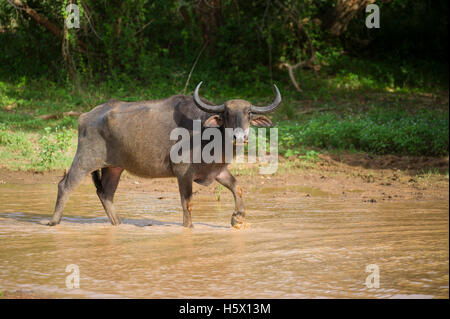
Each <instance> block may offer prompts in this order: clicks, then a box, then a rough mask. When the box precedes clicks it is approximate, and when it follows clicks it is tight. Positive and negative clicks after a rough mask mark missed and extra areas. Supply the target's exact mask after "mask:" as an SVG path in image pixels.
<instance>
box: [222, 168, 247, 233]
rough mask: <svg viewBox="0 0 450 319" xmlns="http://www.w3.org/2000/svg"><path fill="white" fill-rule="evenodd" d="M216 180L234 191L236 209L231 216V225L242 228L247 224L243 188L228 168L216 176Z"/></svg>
mask: <svg viewBox="0 0 450 319" xmlns="http://www.w3.org/2000/svg"><path fill="white" fill-rule="evenodd" d="M216 181H218V182H219V183H220V184H222V185H223V186H225V187H226V188H228V189H229V190H230V191H231V193H233V197H234V203H235V210H234V213H233V216H232V217H231V226H233V227H235V228H240V227H241V226H245V208H244V201H243V200H242V188H241V187H240V186H238V185H237V182H236V179H235V178H234V176H233V175H231V173H230V171H229V170H228V169H224V170H222V171H221V172H220V174H219V175H217V177H216Z"/></svg>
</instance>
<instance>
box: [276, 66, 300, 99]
mask: <svg viewBox="0 0 450 319" xmlns="http://www.w3.org/2000/svg"><path fill="white" fill-rule="evenodd" d="M301 64H302V63H297V64H296V65H290V64H289V63H282V64H281V67H286V68H287V69H288V73H289V77H290V78H291V81H292V84H293V85H294V86H295V88H296V89H297V91H298V92H300V93H303V90H302V89H301V88H300V87H299V86H298V83H297V81H296V80H295V75H294V70H295V69H296V68H298V67H299V66H301Z"/></svg>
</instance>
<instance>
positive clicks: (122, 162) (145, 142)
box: [48, 84, 281, 227]
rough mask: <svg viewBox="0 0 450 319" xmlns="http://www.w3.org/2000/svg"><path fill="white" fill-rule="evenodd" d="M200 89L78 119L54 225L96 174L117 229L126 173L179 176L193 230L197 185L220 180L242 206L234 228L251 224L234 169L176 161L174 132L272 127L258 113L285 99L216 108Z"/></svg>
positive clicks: (108, 107) (113, 106)
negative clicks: (117, 199)
mask: <svg viewBox="0 0 450 319" xmlns="http://www.w3.org/2000/svg"><path fill="white" fill-rule="evenodd" d="M199 86H200V84H199ZM199 86H198V87H197V89H196V91H195V94H194V97H192V96H183V95H176V96H172V97H169V98H167V99H163V100H153V101H142V102H130V103H129V102H121V101H116V100H111V101H108V102H107V103H105V104H101V105H99V106H97V107H95V108H94V109H93V110H91V111H90V112H88V113H84V114H82V115H81V116H80V118H79V120H78V148H77V152H76V154H75V158H74V160H73V162H72V165H71V167H70V169H69V172H68V173H67V174H66V175H65V176H64V177H63V179H62V180H61V181H60V182H59V184H58V197H57V201H56V207H55V211H54V214H53V217H52V219H51V220H50V221H49V222H48V225H50V226H53V225H57V224H58V223H59V222H60V221H61V217H62V212H63V208H64V205H65V203H66V201H67V199H68V197H69V195H70V193H71V192H72V191H73V190H74V189H75V188H76V187H77V186H78V185H79V183H80V182H81V181H82V179H83V178H84V177H85V176H86V175H88V174H90V173H92V177H93V181H94V183H95V186H96V188H97V194H98V197H99V198H100V201H101V202H102V204H103V207H104V208H105V211H106V214H107V216H108V218H109V220H110V221H111V223H112V224H113V225H119V224H120V219H119V217H118V216H117V213H116V211H115V209H114V205H113V198H114V193H115V191H116V189H117V185H118V183H119V179H120V175H121V174H122V172H123V171H124V170H127V171H128V172H130V173H131V174H133V175H137V176H141V177H147V178H160V177H176V178H177V180H178V186H179V191H180V196H181V205H182V208H183V226H185V227H192V220H191V210H192V201H191V199H192V182H193V181H195V182H197V183H200V184H202V185H209V184H210V183H212V182H213V181H214V180H216V181H217V182H219V183H220V184H222V185H223V186H225V187H226V188H228V189H229V190H230V191H231V192H232V193H233V196H234V200H235V204H236V205H235V211H234V213H233V215H232V219H231V224H232V226H235V227H239V226H240V225H242V223H243V222H244V220H245V210H244V204H243V201H242V189H241V188H240V187H239V186H237V184H236V180H235V178H234V177H233V176H232V175H231V174H230V172H229V171H228V169H227V166H228V164H227V163H210V164H207V163H179V164H175V163H172V162H171V160H170V149H171V147H172V146H173V145H174V144H175V143H177V141H172V140H170V133H171V131H172V130H173V129H175V128H177V127H184V128H187V129H188V130H190V131H192V127H193V120H196V119H200V120H201V121H202V126H203V127H204V128H206V127H220V128H222V129H223V128H224V127H230V128H237V127H240V128H242V129H244V130H245V129H247V128H248V127H249V125H250V124H252V125H256V126H272V123H271V121H270V120H269V119H267V118H266V117H264V116H261V115H255V113H265V112H267V111H271V110H272V109H274V108H275V107H276V106H277V105H278V104H279V102H280V101H281V98H280V99H279V101H277V100H276V102H277V103H275V102H274V103H275V104H276V105H272V106H271V107H269V109H264V108H267V107H261V108H257V107H254V106H252V105H251V104H250V103H249V102H247V101H244V100H230V101H227V102H225V104H223V105H221V106H214V105H213V104H212V103H210V102H208V101H205V100H200V99H199V97H198V88H199ZM276 90H277V97H279V92H278V89H276ZM258 110H261V112H258ZM191 133H192V132H191Z"/></svg>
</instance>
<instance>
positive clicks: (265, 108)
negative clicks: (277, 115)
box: [251, 84, 281, 114]
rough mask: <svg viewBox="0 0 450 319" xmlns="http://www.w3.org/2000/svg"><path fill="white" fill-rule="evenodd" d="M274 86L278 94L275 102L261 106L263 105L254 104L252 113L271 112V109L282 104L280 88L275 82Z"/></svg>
mask: <svg viewBox="0 0 450 319" xmlns="http://www.w3.org/2000/svg"><path fill="white" fill-rule="evenodd" d="M273 86H274V87H275V91H276V92H277V95H276V96H275V100H274V101H273V103H272V104H270V105H267V106H261V107H258V106H254V105H252V106H251V111H252V113H255V114H263V113H267V112H271V111H273V110H275V109H276V108H277V106H278V105H280V103H281V94H280V91H279V90H278V88H277V86H276V85H275V84H274V85H273Z"/></svg>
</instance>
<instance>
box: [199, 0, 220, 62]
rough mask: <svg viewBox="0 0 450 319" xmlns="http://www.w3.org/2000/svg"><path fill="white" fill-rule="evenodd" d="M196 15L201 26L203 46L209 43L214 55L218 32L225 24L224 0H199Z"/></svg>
mask: <svg viewBox="0 0 450 319" xmlns="http://www.w3.org/2000/svg"><path fill="white" fill-rule="evenodd" d="M195 14H196V16H197V19H198V21H199V24H200V30H201V32H202V39H203V45H204V44H205V43H208V46H209V50H210V52H211V53H212V54H214V53H215V51H216V44H217V31H218V30H219V27H220V26H221V25H222V24H223V17H222V0H199V1H198V3H197V5H196V6H195Z"/></svg>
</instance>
